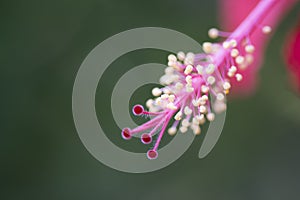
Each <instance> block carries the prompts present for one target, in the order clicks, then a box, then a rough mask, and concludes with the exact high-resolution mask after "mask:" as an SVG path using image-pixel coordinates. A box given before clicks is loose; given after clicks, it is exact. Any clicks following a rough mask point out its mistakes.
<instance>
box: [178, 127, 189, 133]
mask: <svg viewBox="0 0 300 200" xmlns="http://www.w3.org/2000/svg"><path fill="white" fill-rule="evenodd" d="M179 130H180V132H181V133H186V132H187V130H188V128H187V127H185V126H181V127H180V128H179Z"/></svg>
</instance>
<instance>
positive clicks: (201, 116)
mask: <svg viewBox="0 0 300 200" xmlns="http://www.w3.org/2000/svg"><path fill="white" fill-rule="evenodd" d="M195 118H196V119H197V121H198V122H199V124H201V125H202V124H204V123H205V117H204V115H203V114H200V115H196V117H195Z"/></svg>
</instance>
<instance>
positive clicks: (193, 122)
mask: <svg viewBox="0 0 300 200" xmlns="http://www.w3.org/2000/svg"><path fill="white" fill-rule="evenodd" d="M192 124H193V125H199V121H198V120H197V118H196V117H193V119H192Z"/></svg>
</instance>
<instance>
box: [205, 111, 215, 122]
mask: <svg viewBox="0 0 300 200" xmlns="http://www.w3.org/2000/svg"><path fill="white" fill-rule="evenodd" d="M206 118H207V120H208V121H210V122H211V121H214V120H215V114H214V113H208V114H207V115H206Z"/></svg>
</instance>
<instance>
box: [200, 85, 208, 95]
mask: <svg viewBox="0 0 300 200" xmlns="http://www.w3.org/2000/svg"><path fill="white" fill-rule="evenodd" d="M208 91H209V87H208V86H206V85H202V86H201V92H203V93H208Z"/></svg>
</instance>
